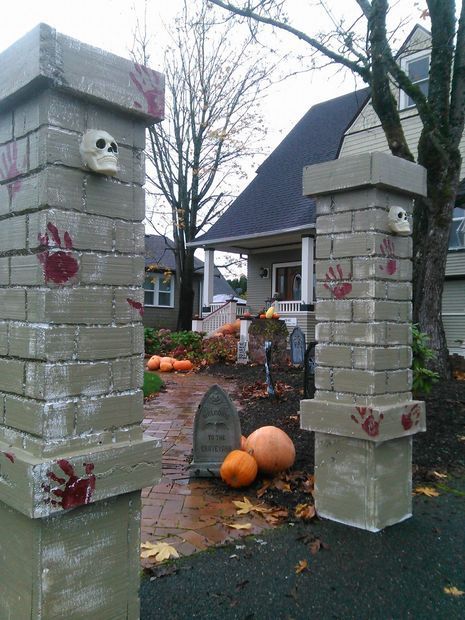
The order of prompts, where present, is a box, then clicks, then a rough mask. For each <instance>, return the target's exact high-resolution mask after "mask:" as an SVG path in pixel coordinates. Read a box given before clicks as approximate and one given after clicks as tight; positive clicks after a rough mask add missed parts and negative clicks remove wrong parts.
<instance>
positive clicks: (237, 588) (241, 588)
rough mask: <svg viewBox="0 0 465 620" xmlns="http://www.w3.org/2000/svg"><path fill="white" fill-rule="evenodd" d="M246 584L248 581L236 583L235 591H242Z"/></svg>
mask: <svg viewBox="0 0 465 620" xmlns="http://www.w3.org/2000/svg"><path fill="white" fill-rule="evenodd" d="M248 583H249V580H248V579H244V581H240V582H239V583H236V590H243V589H244V588H245V586H246V585H247V584H248Z"/></svg>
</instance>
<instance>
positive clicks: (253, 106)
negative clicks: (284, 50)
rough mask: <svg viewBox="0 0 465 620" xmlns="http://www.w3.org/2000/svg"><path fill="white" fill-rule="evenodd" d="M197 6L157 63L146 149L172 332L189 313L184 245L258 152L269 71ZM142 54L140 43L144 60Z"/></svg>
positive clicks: (186, 324) (215, 213)
mask: <svg viewBox="0 0 465 620" xmlns="http://www.w3.org/2000/svg"><path fill="white" fill-rule="evenodd" d="M196 7H197V8H196V9H190V8H188V5H187V3H185V6H184V10H183V13H182V15H181V16H180V17H179V18H178V19H177V20H176V23H175V28H174V29H173V31H172V33H171V36H172V44H171V45H170V46H169V48H168V49H167V50H166V53H165V62H164V73H165V80H166V118H165V121H163V122H162V123H160V124H158V125H154V126H153V127H151V129H150V148H149V149H148V159H149V160H150V163H151V166H149V167H148V168H149V175H148V177H149V182H150V184H151V187H152V200H153V205H152V218H151V219H152V224H153V225H154V228H155V230H157V232H158V231H160V229H162V228H163V222H164V219H163V215H164V214H166V209H168V219H169V226H170V228H171V230H172V235H173V239H174V251H175V257H176V282H177V286H178V287H179V289H178V290H179V294H180V310H179V314H178V321H177V326H178V329H190V327H191V320H192V312H193V301H194V290H193V274H194V250H193V249H192V248H190V247H189V246H188V243H189V241H192V240H193V239H194V238H195V237H196V235H198V233H199V232H201V231H204V230H206V228H208V227H209V226H210V225H211V224H212V223H213V222H214V221H215V220H216V219H217V218H218V217H219V216H220V215H221V213H222V212H223V211H224V209H225V208H226V207H227V206H228V204H229V203H230V201H231V199H232V198H233V190H234V189H236V190H237V182H238V179H240V178H241V176H243V175H244V173H243V166H244V165H245V164H246V163H247V161H250V157H251V156H253V154H256V153H257V152H258V151H259V149H260V147H259V138H260V137H262V136H263V133H264V132H265V131H266V130H265V129H264V127H263V123H262V122H261V118H260V114H259V99H260V95H261V93H262V91H263V90H264V89H265V88H266V87H267V85H269V83H270V80H269V77H270V73H271V71H272V68H271V67H269V66H268V65H267V64H266V63H264V62H262V60H261V58H260V54H261V53H262V50H257V45H256V43H255V42H254V40H253V37H252V36H251V35H250V33H249V32H248V29H247V28H245V29H244V37H243V38H242V40H238V39H237V38H235V40H234V45H233V44H232V42H231V38H230V37H228V30H229V27H228V25H225V24H224V23H219V22H218V20H216V19H215V10H214V9H212V7H210V6H209V5H208V3H207V2H206V1H202V2H201V4H200V6H199V5H198V4H197V5H196ZM146 49H147V48H146V45H145V39H144V37H142V39H141V40H139V52H142V54H139V56H142V57H143V58H142V59H143V60H144V61H147V54H146ZM150 171H152V172H150ZM161 232H162V234H164V233H166V228H165V229H164V230H161Z"/></svg>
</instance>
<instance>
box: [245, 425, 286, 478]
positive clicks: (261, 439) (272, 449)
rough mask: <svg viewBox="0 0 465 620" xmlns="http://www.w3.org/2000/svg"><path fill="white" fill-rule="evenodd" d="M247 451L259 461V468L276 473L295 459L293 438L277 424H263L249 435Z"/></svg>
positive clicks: (268, 472)
mask: <svg viewBox="0 0 465 620" xmlns="http://www.w3.org/2000/svg"><path fill="white" fill-rule="evenodd" d="M245 449H246V451H247V452H248V453H249V454H250V455H252V456H253V457H254V458H255V460H256V461H257V465H258V469H259V470H260V471H261V472H263V473H266V474H276V473H278V472H280V471H283V470H284V469H288V468H289V467H291V466H292V465H293V464H294V461H295V447H294V443H293V441H292V439H291V438H290V437H289V435H287V434H286V433H285V432H284V431H283V430H281V429H280V428H277V427H276V426H262V427H261V428H257V430H256V431H254V432H253V433H251V434H250V435H249V436H248V437H247V441H246V443H245Z"/></svg>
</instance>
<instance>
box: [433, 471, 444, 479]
mask: <svg viewBox="0 0 465 620" xmlns="http://www.w3.org/2000/svg"><path fill="white" fill-rule="evenodd" d="M433 475H434V476H436V478H441V479H444V478H447V474H443V473H442V472H440V471H433Z"/></svg>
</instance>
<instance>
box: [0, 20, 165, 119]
mask: <svg viewBox="0 0 465 620" xmlns="http://www.w3.org/2000/svg"><path fill="white" fill-rule="evenodd" d="M0 75H1V76H2V79H1V82H0V111H1V110H3V109H6V108H8V107H10V106H11V105H14V104H15V103H16V101H17V100H18V99H21V98H22V97H24V96H25V95H26V96H27V95H29V94H30V92H31V90H33V89H34V90H35V89H37V88H40V87H42V88H47V87H50V86H51V87H54V88H57V89H59V90H63V91H68V92H72V93H73V94H74V96H79V97H81V98H85V99H89V100H91V101H94V102H96V103H99V102H101V103H103V104H105V105H106V106H108V105H111V106H112V107H114V108H115V107H116V108H117V109H119V110H122V111H124V112H125V113H130V114H133V115H135V116H137V117H139V118H142V119H143V120H144V121H145V122H146V124H147V125H151V124H153V123H156V122H159V121H161V120H162V119H163V116H164V76H163V74H161V73H159V72H158V71H153V70H152V69H149V68H148V67H144V66H141V65H138V64H137V63H135V62H133V61H131V60H128V59H126V58H121V57H120V56H116V55H114V54H110V53H109V52H106V51H104V50H102V49H99V48H96V47H92V46H90V45H87V44H85V43H81V42H80V41H78V40H76V39H72V38H71V37H67V36H65V35H63V34H60V33H58V32H57V31H56V30H55V29H54V28H51V27H50V26H48V25H47V24H39V25H38V26H36V27H35V28H34V29H33V30H31V31H30V32H28V33H27V34H26V35H25V36H24V37H22V38H21V39H19V40H18V41H16V43H14V44H13V45H11V46H10V47H9V48H8V49H7V50H5V51H4V52H3V53H2V54H0Z"/></svg>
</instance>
